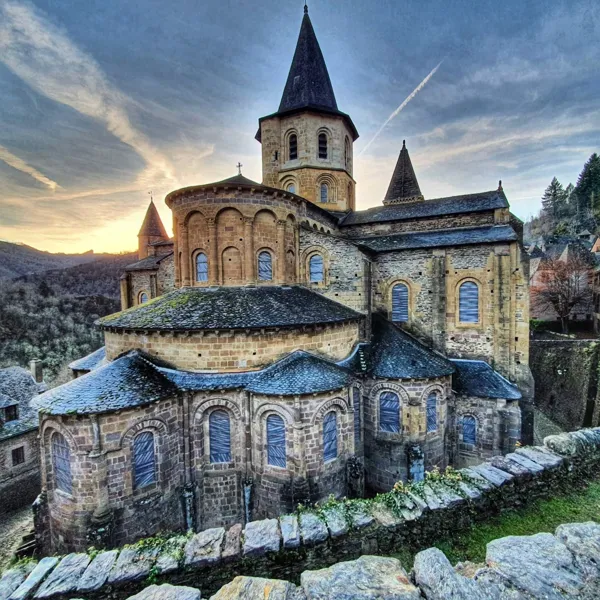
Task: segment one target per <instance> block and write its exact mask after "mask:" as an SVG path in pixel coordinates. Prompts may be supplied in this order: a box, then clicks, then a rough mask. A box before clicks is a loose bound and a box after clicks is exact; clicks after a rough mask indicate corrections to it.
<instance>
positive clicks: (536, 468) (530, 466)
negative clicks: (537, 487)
mask: <svg viewBox="0 0 600 600" xmlns="http://www.w3.org/2000/svg"><path fill="white" fill-rule="evenodd" d="M504 458H506V460H510V461H512V462H515V463H517V464H519V465H521V466H522V467H524V468H525V469H527V470H528V471H529V472H530V473H533V474H534V475H538V474H539V473H543V472H544V467H542V466H541V465H538V464H537V463H536V462H533V461H532V460H531V459H530V458H527V457H526V456H524V455H523V454H517V453H516V452H511V453H510V454H507V455H506V456H505V457H504Z"/></svg>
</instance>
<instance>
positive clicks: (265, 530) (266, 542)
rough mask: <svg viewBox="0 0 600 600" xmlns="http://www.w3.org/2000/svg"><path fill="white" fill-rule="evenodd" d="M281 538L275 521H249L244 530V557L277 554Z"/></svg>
mask: <svg viewBox="0 0 600 600" xmlns="http://www.w3.org/2000/svg"><path fill="white" fill-rule="evenodd" d="M280 547H281V536H280V534H279V523H278V521H277V519H264V520H262V521H251V522H250V523H248V524H247V525H246V529H245V530H244V549H243V554H244V556H262V555H263V554H266V553H267V552H279V548H280Z"/></svg>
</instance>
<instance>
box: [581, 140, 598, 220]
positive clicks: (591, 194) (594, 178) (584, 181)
mask: <svg viewBox="0 0 600 600" xmlns="http://www.w3.org/2000/svg"><path fill="white" fill-rule="evenodd" d="M575 193H576V195H577V205H578V208H579V210H578V212H579V213H580V214H584V213H585V212H586V211H590V210H594V209H599V208H600V207H597V206H593V203H594V200H595V203H596V204H598V200H599V199H600V156H598V155H597V154H596V153H595V152H594V154H592V155H591V156H590V158H589V159H588V161H587V162H586V163H585V165H584V166H583V171H581V173H580V174H579V177H578V178H577V185H576V187H575Z"/></svg>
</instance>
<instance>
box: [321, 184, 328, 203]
mask: <svg viewBox="0 0 600 600" xmlns="http://www.w3.org/2000/svg"><path fill="white" fill-rule="evenodd" d="M320 196H321V197H320V199H321V202H322V203H323V204H326V203H327V202H329V186H328V185H327V184H326V183H322V184H321V188H320Z"/></svg>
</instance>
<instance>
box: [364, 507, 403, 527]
mask: <svg viewBox="0 0 600 600" xmlns="http://www.w3.org/2000/svg"><path fill="white" fill-rule="evenodd" d="M372 513H373V516H374V517H375V520H376V521H377V523H379V525H381V526H382V527H385V528H386V529H393V528H394V527H397V526H398V525H400V524H401V523H402V522H403V521H404V519H402V518H401V517H399V516H398V515H396V514H395V513H394V511H392V510H391V509H390V508H388V507H387V506H386V505H385V504H382V503H381V502H376V503H375V504H374V505H373V509H372Z"/></svg>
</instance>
